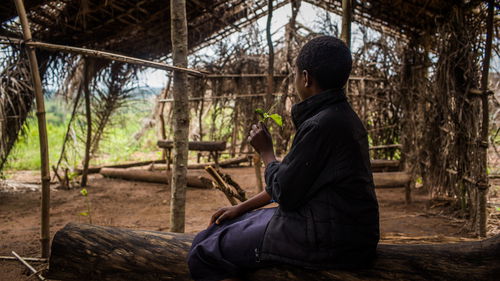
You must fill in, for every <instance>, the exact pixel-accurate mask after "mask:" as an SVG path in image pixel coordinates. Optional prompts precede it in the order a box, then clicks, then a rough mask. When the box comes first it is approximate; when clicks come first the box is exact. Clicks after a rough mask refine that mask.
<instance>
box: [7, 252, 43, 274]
mask: <svg viewBox="0 0 500 281" xmlns="http://www.w3.org/2000/svg"><path fill="white" fill-rule="evenodd" d="M12 254H13V255H14V256H15V257H16V258H17V259H18V260H19V261H20V262H21V263H22V264H24V265H25V266H26V267H27V268H28V269H29V270H30V271H31V273H32V274H36V277H38V279H40V280H42V281H44V280H46V279H45V278H44V277H43V276H42V275H41V274H39V271H37V270H36V269H35V268H34V267H33V266H31V264H29V263H28V262H27V261H26V260H25V259H23V258H22V257H21V256H20V255H18V254H17V253H16V252H14V251H12Z"/></svg>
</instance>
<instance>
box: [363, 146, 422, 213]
mask: <svg viewBox="0 0 500 281" xmlns="http://www.w3.org/2000/svg"><path fill="white" fill-rule="evenodd" d="M401 148H402V145H401V144H388V145H377V146H371V147H370V150H379V149H401ZM371 165H372V172H373V182H374V184H375V187H377V188H391V187H404V188H405V200H406V203H410V202H411V189H412V186H413V184H414V183H413V180H412V177H411V174H410V173H409V172H408V171H406V170H405V169H404V167H402V165H401V162H400V161H399V160H385V159H374V160H371Z"/></svg>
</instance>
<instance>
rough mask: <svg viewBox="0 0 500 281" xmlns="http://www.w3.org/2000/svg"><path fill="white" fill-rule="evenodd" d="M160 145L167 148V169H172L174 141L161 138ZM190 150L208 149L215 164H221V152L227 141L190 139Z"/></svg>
mask: <svg viewBox="0 0 500 281" xmlns="http://www.w3.org/2000/svg"><path fill="white" fill-rule="evenodd" d="M157 145H158V147H160V148H163V149H165V150H166V156H167V169H168V170H170V163H172V149H173V148H174V142H173V141H170V140H159V141H158V143H157ZM188 150H190V151H208V152H209V153H210V156H211V157H212V158H213V159H214V162H215V166H218V165H219V157H220V153H221V152H222V151H224V150H226V142H225V141H190V142H189V143H188Z"/></svg>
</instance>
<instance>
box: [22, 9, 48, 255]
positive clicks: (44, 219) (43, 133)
mask: <svg viewBox="0 0 500 281" xmlns="http://www.w3.org/2000/svg"><path fill="white" fill-rule="evenodd" d="M15 4H16V9H17V13H18V15H19V21H20V22H21V26H22V29H23V37H24V40H25V41H26V42H30V41H31V31H30V28H29V23H28V17H27V16H26V10H25V9H24V3H23V1H22V0H15ZM26 51H27V53H28V58H29V63H30V68H31V79H32V81H33V88H34V90H35V100H36V111H37V112H36V116H37V119H38V134H39V137H40V156H41V161H42V163H41V173H42V200H41V201H42V202H41V223H40V242H41V246H42V258H48V257H49V251H50V217H49V214H50V164H49V146H48V140H47V124H46V122H45V104H44V100H43V90H42V80H41V78H40V72H39V70H38V61H37V59H36V53H35V49H33V48H32V47H29V46H26Z"/></svg>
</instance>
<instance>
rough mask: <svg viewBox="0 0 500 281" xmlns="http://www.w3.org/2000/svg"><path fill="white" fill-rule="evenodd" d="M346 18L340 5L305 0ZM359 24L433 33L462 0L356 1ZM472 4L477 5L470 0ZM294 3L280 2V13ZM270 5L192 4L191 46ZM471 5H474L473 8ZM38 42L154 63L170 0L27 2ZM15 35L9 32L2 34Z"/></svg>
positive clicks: (161, 50)
mask: <svg viewBox="0 0 500 281" xmlns="http://www.w3.org/2000/svg"><path fill="white" fill-rule="evenodd" d="M305 1H306V2H309V3H311V4H314V5H317V6H320V7H323V8H325V9H327V10H329V11H331V12H335V13H341V11H342V9H341V1H340V0H330V1H325V0H305ZM354 2H355V3H354V9H355V12H354V20H356V21H359V22H365V23H366V22H370V24H371V25H372V26H375V28H387V29H390V30H391V31H392V32H396V33H402V34H407V33H415V32H417V33H421V32H423V31H429V30H432V29H433V27H434V26H435V22H436V20H439V19H440V18H442V16H443V15H444V14H446V13H449V11H450V7H451V6H452V5H453V4H455V3H460V2H462V1H457V0H452V1H439V0H407V1H403V0H398V1H391V0H368V1H354ZM470 2H477V0H476V1H470ZM286 3H288V1H286V0H275V5H274V7H275V8H278V7H281V6H283V5H284V4H286ZM266 4H267V1H266V0H254V1H243V0H229V1H223V0H204V1H201V0H187V1H186V11H187V17H188V30H189V38H188V41H189V47H190V48H191V49H193V48H200V47H202V46H205V45H207V44H210V43H212V42H213V41H214V40H220V39H221V38H223V37H224V36H226V35H228V34H230V33H231V32H233V31H236V30H238V29H240V28H242V27H243V26H245V25H248V24H250V23H252V22H254V21H255V20H256V19H258V18H259V17H261V16H264V15H265V14H266V12H267V11H266V9H267V6H266ZM470 4H471V3H469V5H470ZM25 5H26V9H27V11H28V14H29V19H30V21H31V24H32V29H33V34H34V39H35V40H40V41H45V42H50V43H56V44H63V45H72V46H78V47H87V48H95V49H105V50H109V51H114V52H119V53H123V54H127V55H132V56H136V57H141V58H148V59H154V58H159V57H163V56H165V55H166V54H168V53H169V52H170V49H171V40H170V20H169V18H170V7H169V1H165V0H161V1H160V0H137V1H132V0H120V1H118V0H107V1H101V0H78V1H76V0H62V1H61V0H25ZM15 16H16V9H15V6H14V4H13V1H10V0H7V1H1V2H0V23H6V22H7V21H8V20H9V19H12V18H14V17H15ZM2 33H3V35H12V34H9V32H8V31H7V30H6V29H5V28H3V29H1V30H0V35H2Z"/></svg>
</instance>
